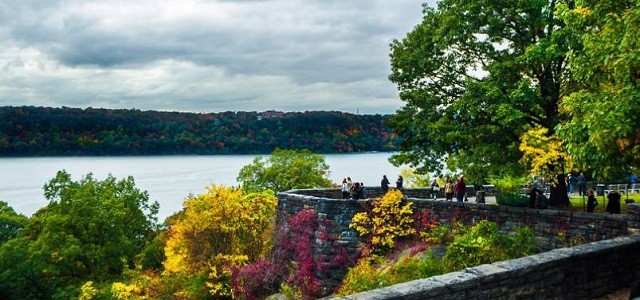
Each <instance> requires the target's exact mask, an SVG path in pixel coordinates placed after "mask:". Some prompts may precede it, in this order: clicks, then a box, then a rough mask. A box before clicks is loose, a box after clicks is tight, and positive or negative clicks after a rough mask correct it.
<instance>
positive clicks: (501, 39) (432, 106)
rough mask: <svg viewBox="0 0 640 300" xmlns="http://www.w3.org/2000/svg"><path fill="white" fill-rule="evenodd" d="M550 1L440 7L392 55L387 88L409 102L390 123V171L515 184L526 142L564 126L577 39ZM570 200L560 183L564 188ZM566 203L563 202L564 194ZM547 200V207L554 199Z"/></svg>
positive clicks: (492, 0)
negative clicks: (508, 178) (394, 146)
mask: <svg viewBox="0 0 640 300" xmlns="http://www.w3.org/2000/svg"><path fill="white" fill-rule="evenodd" d="M556 5H557V4H556V1H516V0H509V1H496V0H481V1H465V0H443V1H439V2H438V5H437V7H436V8H431V7H428V6H426V5H425V7H424V17H423V20H422V22H421V23H420V24H418V25H417V26H416V27H415V28H414V29H413V30H412V31H411V32H409V33H408V34H407V36H406V37H405V38H404V39H403V40H401V41H394V42H393V43H392V45H391V68H392V74H391V75H390V80H391V81H392V82H394V83H395V84H396V85H397V86H398V89H399V92H400V98H401V100H402V101H404V102H405V105H404V107H402V108H401V109H400V110H399V111H398V112H397V114H396V115H394V116H393V117H392V119H391V121H390V125H391V126H392V127H393V128H394V129H395V130H396V132H397V133H398V134H399V136H400V137H401V138H402V141H401V143H400V152H399V153H398V154H396V155H394V156H393V157H392V162H393V163H395V164H397V165H400V164H410V165H413V166H416V167H418V170H419V171H422V172H433V171H439V170H441V169H443V168H445V167H448V168H450V169H454V170H455V169H461V170H463V171H464V173H465V175H467V178H469V179H470V180H471V181H476V182H478V181H483V180H484V179H486V178H488V177H489V176H497V175H500V174H505V173H506V174H514V175H521V174H523V173H524V172H525V169H526V167H525V166H524V165H523V164H522V163H520V159H521V158H522V155H523V153H522V152H521V151H520V150H519V145H520V141H521V137H522V135H523V134H524V133H525V132H527V131H528V130H530V129H533V128H537V127H542V128H546V129H547V134H548V135H549V136H551V135H553V134H554V133H555V128H556V125H558V124H559V123H560V121H561V119H560V118H561V116H560V114H559V110H558V106H559V103H560V101H561V98H562V97H563V96H564V95H566V94H567V86H569V85H568V79H567V72H568V69H567V63H566V55H567V54H566V53H567V51H568V49H570V47H571V45H572V43H573V42H574V38H573V35H571V32H568V31H567V30H565V28H564V23H563V22H562V21H561V20H560V19H559V18H558V17H557V16H556V14H555V11H556ZM559 184H560V195H561V194H562V190H563V189H562V188H563V187H564V190H566V187H565V186H564V182H563V181H562V182H560V183H559ZM565 195H566V193H565ZM554 196H555V195H552V196H551V197H554Z"/></svg>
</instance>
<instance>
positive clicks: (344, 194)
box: [340, 178, 349, 199]
mask: <svg viewBox="0 0 640 300" xmlns="http://www.w3.org/2000/svg"><path fill="white" fill-rule="evenodd" d="M340 190H341V191H342V199H349V185H348V184H347V179H346V178H344V179H342V187H341V189H340Z"/></svg>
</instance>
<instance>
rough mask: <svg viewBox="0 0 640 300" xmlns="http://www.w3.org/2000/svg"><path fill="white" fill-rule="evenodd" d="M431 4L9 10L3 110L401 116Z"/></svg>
mask: <svg viewBox="0 0 640 300" xmlns="http://www.w3.org/2000/svg"><path fill="white" fill-rule="evenodd" d="M427 1H430V2H429V3H433V2H434V1H435V0H393V1H389V0H340V1H338V0H243V1H242V0H201V1H196V0H175V1H174V0H168V1H158V0H136V1H131V0H97V1H93V0H46V1H42V0H3V1H1V2H0V105H2V106H5V105H11V106H21V105H33V106H48V107H61V106H68V107H79V108H86V107H93V108H112V109H131V108H135V109H141V110H162V111H184V112H198V113H207V112H222V111H265V110H280V111H308V110H330V111H344V112H349V113H360V114H391V113H394V112H395V111H396V110H397V109H399V108H400V107H402V105H403V103H402V102H401V101H400V100H399V97H398V92H397V89H396V86H395V85H394V84H393V83H391V82H390V81H389V80H388V76H389V74H390V72H391V71H390V64H389V53H390V50H389V44H390V43H391V42H392V41H393V40H394V39H396V40H402V39H403V38H404V37H405V36H406V34H407V33H408V32H410V31H411V30H412V29H413V28H414V27H415V26H416V25H418V24H419V23H420V21H421V19H422V3H424V2H427ZM431 6H432V4H431Z"/></svg>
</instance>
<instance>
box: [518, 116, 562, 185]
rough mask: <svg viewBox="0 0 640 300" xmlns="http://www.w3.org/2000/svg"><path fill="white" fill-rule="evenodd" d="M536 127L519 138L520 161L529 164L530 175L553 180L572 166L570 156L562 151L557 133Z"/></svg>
mask: <svg viewBox="0 0 640 300" xmlns="http://www.w3.org/2000/svg"><path fill="white" fill-rule="evenodd" d="M548 133H549V130H548V129H547V128H543V127H537V128H534V129H530V130H528V131H527V132H525V133H524V134H523V135H522V137H521V138H520V151H522V153H523V155H522V159H521V162H522V163H525V164H527V165H529V167H530V171H531V174H532V175H539V176H544V177H545V178H549V179H552V180H555V179H556V178H557V176H558V175H560V174H564V172H565V170H568V169H571V168H572V160H571V157H570V156H569V155H568V154H567V152H565V151H564V149H563V146H562V141H561V140H560V139H559V138H558V136H557V135H555V134H552V135H549V134H548Z"/></svg>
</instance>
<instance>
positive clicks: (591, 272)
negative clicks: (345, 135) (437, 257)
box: [278, 188, 640, 299]
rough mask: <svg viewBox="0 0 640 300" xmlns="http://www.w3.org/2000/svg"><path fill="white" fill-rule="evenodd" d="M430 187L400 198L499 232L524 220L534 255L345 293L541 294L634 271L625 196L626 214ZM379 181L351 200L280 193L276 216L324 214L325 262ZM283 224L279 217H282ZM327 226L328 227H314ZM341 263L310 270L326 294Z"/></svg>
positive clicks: (635, 226) (634, 215) (636, 246)
mask: <svg viewBox="0 0 640 300" xmlns="http://www.w3.org/2000/svg"><path fill="white" fill-rule="evenodd" d="M430 192H431V191H430V189H405V190H404V195H405V201H410V202H413V203H414V205H413V209H414V212H416V213H418V214H420V213H424V212H426V211H427V210H428V211H429V212H430V213H434V214H435V215H436V216H437V218H438V219H439V220H440V221H441V222H446V220H449V219H451V218H452V217H453V215H454V214H456V215H464V216H465V218H464V221H465V222H466V223H467V224H472V223H475V222H477V221H479V220H483V219H487V220H491V221H493V222H496V224H498V226H499V228H500V229H501V230H502V231H504V232H512V231H513V230H515V228H517V227H519V226H522V225H527V226H529V227H530V228H531V229H532V230H533V232H534V235H535V240H536V243H537V244H538V246H540V247H541V249H543V250H545V251H547V252H543V253H540V254H537V255H533V256H529V257H524V258H519V259H515V260H510V261H503V262H498V263H494V264H490V265H482V266H478V267H475V268H469V269H466V270H462V271H459V272H454V273H449V274H445V275H441V276H436V277H432V278H428V279H421V280H417V281H412V282H408V283H404V284H400V285H396V286H392V287H387V288H384V289H381V290H374V291H369V292H365V293H360V294H356V295H352V296H347V297H344V299H424V298H438V299H514V297H515V298H518V299H544V298H560V299H564V298H571V299H582V298H594V297H601V296H604V295H607V294H608V293H610V292H612V291H616V290H619V289H622V288H627V287H629V286H631V284H632V283H633V282H634V281H635V280H637V279H639V278H640V276H639V275H640V274H639V272H640V255H638V253H640V234H638V233H640V205H639V204H629V205H628V214H623V215H609V214H597V213H595V214H594V213H583V212H571V211H562V210H554V209H546V210H539V209H531V208H523V207H509V206H502V205H494V204H481V203H480V204H479V203H473V202H463V203H457V202H446V201H441V200H431V199H430V198H431V197H430ZM380 195H381V191H380V189H379V188H368V189H367V196H368V197H369V198H367V199H363V200H358V201H349V200H346V201H345V200H342V199H339V198H340V191H339V190H338V189H312V190H291V191H287V192H283V193H279V194H278V212H279V217H278V222H280V223H281V222H284V221H283V220H286V218H285V217H284V216H287V215H289V216H290V215H293V214H295V213H297V212H298V211H300V210H303V209H308V210H312V211H314V213H315V214H316V219H317V220H318V221H319V222H321V221H328V222H329V223H330V224H331V226H324V227H321V229H319V230H318V232H316V237H320V236H322V235H323V234H325V233H328V234H331V235H333V236H335V240H334V241H333V242H328V241H327V240H323V239H321V238H317V239H316V241H315V243H314V246H313V247H314V248H313V252H314V256H315V260H316V262H317V263H320V264H322V263H328V262H325V261H322V260H323V259H326V256H325V255H323V254H326V253H330V252H331V251H334V250H332V249H333V248H334V247H335V245H336V244H337V245H340V246H341V247H343V248H344V249H345V251H347V253H348V254H349V255H353V254H355V252H356V249H357V245H358V243H359V242H361V238H359V237H358V236H357V233H356V232H355V231H354V230H351V229H349V224H350V223H351V219H352V218H353V216H354V215H355V214H356V213H358V212H363V211H365V209H367V208H368V207H370V205H371V201H372V200H373V199H374V198H375V197H379V196H380ZM280 225H282V224H280ZM321 230H325V231H326V232H320V231H321ZM560 233H562V235H564V236H566V238H569V239H571V238H573V237H580V238H582V239H583V240H584V241H585V244H583V245H580V246H576V247H571V248H565V247H564V246H563V245H562V243H561V241H560V240H559V238H558V237H559V236H560ZM346 271H347V270H346V266H342V267H339V268H334V269H330V270H326V271H318V272H316V277H317V278H318V280H319V281H320V282H321V284H322V286H323V294H324V295H325V296H328V295H330V294H331V293H332V292H334V291H335V289H336V288H337V286H338V284H339V283H340V282H341V280H342V278H343V277H344V275H345V274H346Z"/></svg>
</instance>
